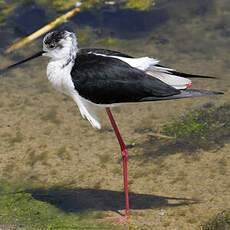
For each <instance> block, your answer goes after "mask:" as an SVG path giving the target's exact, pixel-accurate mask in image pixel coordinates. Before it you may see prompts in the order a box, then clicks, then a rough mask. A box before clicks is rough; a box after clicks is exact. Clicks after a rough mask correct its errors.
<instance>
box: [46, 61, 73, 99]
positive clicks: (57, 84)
mask: <svg viewBox="0 0 230 230" xmlns="http://www.w3.org/2000/svg"><path fill="white" fill-rule="evenodd" d="M63 65H64V64H63V62H62V61H50V62H49V64H48V66H47V77H48V79H49V81H50V82H51V84H52V85H53V87H54V88H55V89H57V90H58V91H60V92H62V93H65V94H68V95H71V94H72V92H74V84H73V82H72V79H71V75H70V72H71V68H72V65H70V64H69V65H67V66H65V67H63Z"/></svg>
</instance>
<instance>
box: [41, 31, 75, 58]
mask: <svg viewBox="0 0 230 230" xmlns="http://www.w3.org/2000/svg"><path fill="white" fill-rule="evenodd" d="M77 50H78V48H77V39H76V36H75V34H74V33H72V32H68V31H52V32H50V33H48V34H47V35H46V36H45V37H44V39H43V52H44V54H43V55H44V56H48V57H50V58H51V59H52V60H60V59H69V58H70V57H71V58H73V57H75V56H76V52H77Z"/></svg>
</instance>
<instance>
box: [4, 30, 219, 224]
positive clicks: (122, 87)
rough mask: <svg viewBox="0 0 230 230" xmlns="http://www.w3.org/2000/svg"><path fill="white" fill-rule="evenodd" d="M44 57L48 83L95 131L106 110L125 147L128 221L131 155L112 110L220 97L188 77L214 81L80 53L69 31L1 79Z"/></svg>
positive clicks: (152, 64) (149, 63) (56, 34)
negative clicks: (130, 105) (99, 112)
mask: <svg viewBox="0 0 230 230" xmlns="http://www.w3.org/2000/svg"><path fill="white" fill-rule="evenodd" d="M42 55H43V56H47V57H49V58H50V62H49V64H48V67H47V75H48V79H49V81H50V82H51V83H52V85H53V86H54V88H56V89H57V90H59V91H61V92H63V93H65V94H67V95H69V96H71V97H72V98H73V100H74V101H75V102H76V104H77V105H78V107H79V110H80V113H81V115H82V117H83V118H86V119H87V120H88V121H89V122H90V124H91V125H92V126H93V127H95V128H97V129H100V128H101V124H100V122H99V120H98V118H97V116H96V113H95V108H96V107H103V108H106V112H107V114H108V117H109V119H110V122H111V125H112V127H113V129H114V132H115V134H116V137H117V140H118V142H119V145H120V148H121V154H122V160H123V179H124V192H125V219H127V218H128V217H129V195H128V152H127V148H126V145H125V143H124V141H123V139H122V137H121V134H120V131H119V129H118V127H117V125H116V122H115V120H114V118H113V115H112V112H111V110H110V107H112V106H115V105H119V104H123V103H131V102H145V101H158V100H171V99H172V100H173V99H181V98H190V97H200V96H211V95H217V94H221V93H220V92H213V91H206V90H191V89H189V88H191V86H192V82H191V80H189V79H187V78H185V77H189V78H194V77H201V78H211V77H207V76H198V75H191V74H185V73H180V72H177V71H175V70H173V69H171V68H167V67H164V66H161V65H159V64H158V63H159V61H158V60H156V59H153V58H149V57H141V58H133V57H131V56H129V55H126V54H123V53H120V52H117V51H111V50H105V49H79V48H78V44H77V39H76V36H75V34H74V33H71V32H68V31H53V32H50V33H48V34H47V35H46V36H45V37H44V40H43V51H41V52H39V53H37V54H35V55H33V56H31V57H29V58H27V59H24V60H22V61H20V62H18V63H16V64H13V65H11V66H9V67H7V68H5V69H2V70H0V74H1V73H4V72H5V71H6V70H9V69H11V68H13V67H15V66H17V65H19V64H22V63H24V62H26V61H29V60H31V59H34V58H36V57H39V56H42Z"/></svg>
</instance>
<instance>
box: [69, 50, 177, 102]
mask: <svg viewBox="0 0 230 230" xmlns="http://www.w3.org/2000/svg"><path fill="white" fill-rule="evenodd" d="M71 76H72V80H73V83H74V86H75V89H76V90H77V91H78V92H79V94H80V95H81V96H82V97H84V98H86V99H88V100H90V101H92V102H94V103H97V104H112V103H123V102H137V101H143V100H144V98H146V97H147V98H149V97H168V96H171V95H176V94H179V93H180V91H179V90H177V89H175V88H173V87H171V86H169V85H167V84H165V83H164V82H162V81H160V80H158V79H156V78H153V77H151V76H149V75H147V74H145V73H144V72H143V71H141V70H138V69H136V68H132V67H131V66H130V65H128V64H127V63H125V62H122V61H120V60H118V59H116V58H111V57H104V56H99V55H94V54H78V55H77V58H76V60H75V65H74V66H73V69H72V71H71Z"/></svg>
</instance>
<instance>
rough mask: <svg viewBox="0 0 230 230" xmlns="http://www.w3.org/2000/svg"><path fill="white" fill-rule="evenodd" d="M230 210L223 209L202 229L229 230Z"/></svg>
mask: <svg viewBox="0 0 230 230" xmlns="http://www.w3.org/2000/svg"><path fill="white" fill-rule="evenodd" d="M229 229H230V210H226V211H223V212H221V213H219V214H217V215H216V216H215V217H214V218H212V219H210V220H209V221H208V222H207V223H206V224H204V225H203V226H202V230H229Z"/></svg>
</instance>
